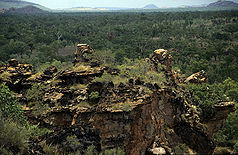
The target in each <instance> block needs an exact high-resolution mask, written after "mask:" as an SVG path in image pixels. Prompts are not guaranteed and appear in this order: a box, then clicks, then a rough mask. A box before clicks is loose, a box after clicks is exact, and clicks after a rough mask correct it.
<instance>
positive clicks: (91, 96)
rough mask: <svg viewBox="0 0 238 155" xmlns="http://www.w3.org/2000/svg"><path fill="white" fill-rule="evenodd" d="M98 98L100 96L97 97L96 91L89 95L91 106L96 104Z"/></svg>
mask: <svg viewBox="0 0 238 155" xmlns="http://www.w3.org/2000/svg"><path fill="white" fill-rule="evenodd" d="M99 98H100V95H99V92H97V91H95V92H91V93H90V94H89V101H90V102H91V103H92V104H96V103H98V101H99Z"/></svg>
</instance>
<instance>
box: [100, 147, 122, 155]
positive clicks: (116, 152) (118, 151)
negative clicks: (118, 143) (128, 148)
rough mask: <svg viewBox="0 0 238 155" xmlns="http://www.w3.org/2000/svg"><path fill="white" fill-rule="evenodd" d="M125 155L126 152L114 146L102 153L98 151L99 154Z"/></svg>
mask: <svg viewBox="0 0 238 155" xmlns="http://www.w3.org/2000/svg"><path fill="white" fill-rule="evenodd" d="M102 154H104V155H125V154H126V153H125V152H124V151H123V150H122V149H121V148H114V149H109V150H105V151H104V153H100V155H102Z"/></svg>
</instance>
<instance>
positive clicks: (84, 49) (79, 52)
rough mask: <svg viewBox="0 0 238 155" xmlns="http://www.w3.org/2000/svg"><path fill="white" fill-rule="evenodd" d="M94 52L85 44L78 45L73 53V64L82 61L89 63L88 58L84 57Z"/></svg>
mask: <svg viewBox="0 0 238 155" xmlns="http://www.w3.org/2000/svg"><path fill="white" fill-rule="evenodd" d="M93 52H94V50H93V49H92V48H91V47H90V46H89V45H87V44H78V45H77V49H76V51H75V53H74V55H75V59H74V61H73V63H74V64H76V63H78V62H80V61H81V62H82V61H83V62H84V61H89V59H88V58H86V57H85V54H86V53H89V54H92V53H93Z"/></svg>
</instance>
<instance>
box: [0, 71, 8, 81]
mask: <svg viewBox="0 0 238 155" xmlns="http://www.w3.org/2000/svg"><path fill="white" fill-rule="evenodd" d="M10 76H11V74H10V73H9V72H6V71H5V72H3V73H1V74H0V79H1V80H3V81H10V80H11V77H10Z"/></svg>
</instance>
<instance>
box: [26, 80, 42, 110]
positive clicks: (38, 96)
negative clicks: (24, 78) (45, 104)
mask: <svg viewBox="0 0 238 155" xmlns="http://www.w3.org/2000/svg"><path fill="white" fill-rule="evenodd" d="M45 88H46V86H44V85H43V84H37V83H36V84H33V85H32V87H31V89H28V90H27V92H26V95H25V96H26V99H27V101H28V104H29V105H31V106H34V105H36V104H40V103H42V98H43V96H44V90H45Z"/></svg>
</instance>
